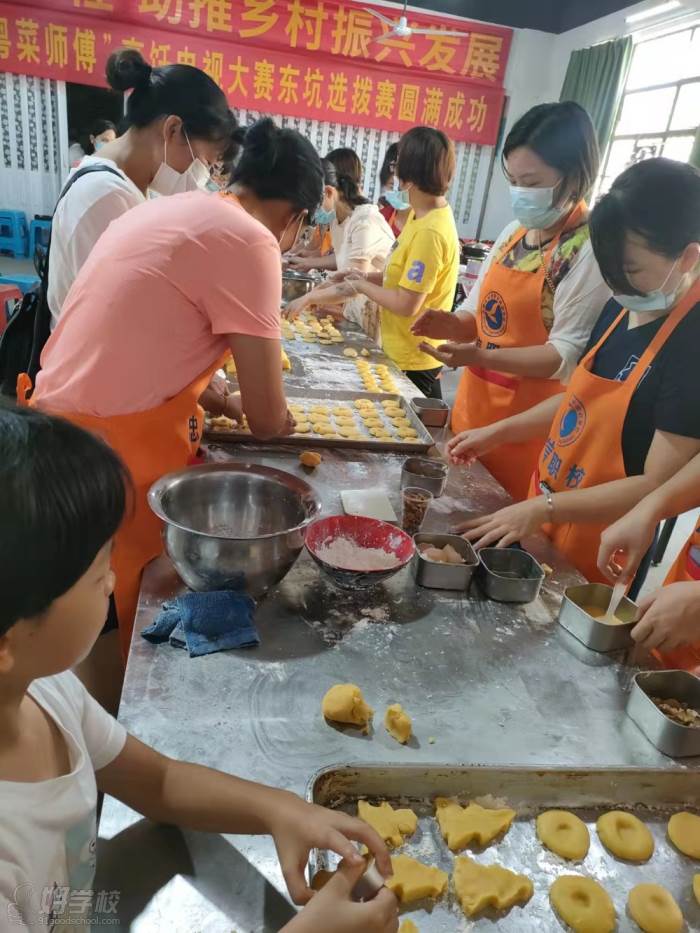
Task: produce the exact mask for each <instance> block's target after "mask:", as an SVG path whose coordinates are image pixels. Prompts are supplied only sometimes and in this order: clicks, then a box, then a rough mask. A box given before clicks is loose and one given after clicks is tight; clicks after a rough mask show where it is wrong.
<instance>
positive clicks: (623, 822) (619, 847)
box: [596, 810, 654, 862]
mask: <svg viewBox="0 0 700 933" xmlns="http://www.w3.org/2000/svg"><path fill="white" fill-rule="evenodd" d="M596 827H597V829H598V835H599V836H600V841H601V842H602V843H603V845H604V846H605V848H606V849H607V850H608V852H610V853H612V855H614V856H615V858H619V859H624V860H625V861H627V862H647V861H649V859H650V858H651V857H652V855H653V854H654V837H653V836H652V835H651V833H650V832H649V830H648V829H647V827H646V826H645V825H644V823H642V821H641V820H640V819H638V818H637V817H636V816H633V814H631V813H625V812H624V811H622V810H611V811H610V812H609V813H604V814H603V815H602V816H601V817H599V818H598V822H597V824H596Z"/></svg>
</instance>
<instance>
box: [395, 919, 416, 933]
mask: <svg viewBox="0 0 700 933" xmlns="http://www.w3.org/2000/svg"><path fill="white" fill-rule="evenodd" d="M399 933H418V927H417V926H416V925H415V923H414V922H413V920H404V922H403V923H402V924H401V926H400V927H399Z"/></svg>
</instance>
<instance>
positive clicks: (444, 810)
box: [435, 797, 516, 852]
mask: <svg viewBox="0 0 700 933" xmlns="http://www.w3.org/2000/svg"><path fill="white" fill-rule="evenodd" d="M435 816H436V818H437V821H438V825H439V827H440V831H441V833H442V835H443V838H444V840H445V842H446V843H447V845H448V846H449V847H450V849H451V850H452V851H453V852H459V850H460V849H464V848H465V846H468V845H469V843H470V842H476V843H477V845H479V846H487V845H490V844H491V843H492V842H493V841H494V839H496V838H497V837H498V836H500V835H501V834H502V833H505V832H506V831H507V830H509V829H510V827H511V825H512V823H513V820H514V819H515V816H516V814H515V810H486V809H485V808H484V807H480V806H479V804H478V803H470V804H469V806H467V807H460V805H459V804H458V803H456V802H455V801H454V800H450V799H449V798H447V797H436V798H435Z"/></svg>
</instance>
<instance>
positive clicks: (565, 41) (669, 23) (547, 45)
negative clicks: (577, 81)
mask: <svg viewBox="0 0 700 933" xmlns="http://www.w3.org/2000/svg"><path fill="white" fill-rule="evenodd" d="M682 2H683V7H682V8H681V10H673V11H672V12H669V13H668V14H667V15H666V16H665V17H660V18H658V19H654V18H653V19H651V20H649V21H642V22H641V23H627V22H626V18H627V17H628V16H630V15H631V14H633V13H635V12H637V11H639V10H645V9H648V8H650V7H652V6H656V5H658V3H659V0H642V2H641V3H637V4H635V5H634V6H631V7H627V8H626V9H624V10H619V11H618V12H617V13H611V14H610V15H609V16H603V17H601V18H600V19H597V20H594V21H593V22H591V23H586V25H585V26H579V27H578V28H576V29H570V30H569V31H568V32H565V33H562V34H561V35H558V36H555V35H550V34H549V33H543V32H535V31H533V30H530V29H520V30H515V32H514V35H513V46H512V50H511V54H510V58H509V61H508V69H507V72H506V78H505V87H506V94H507V95H508V97H509V98H510V101H509V106H508V112H507V121H506V132H507V131H508V129H510V127H511V126H512V125H513V123H514V122H515V120H517V118H518V117H519V116H521V115H522V114H523V113H525V111H526V110H528V109H529V108H530V107H532V106H534V105H535V104H539V103H543V102H544V101H553V100H559V93H560V91H561V86H562V84H563V83H564V75H565V74H566V69H567V66H568V64H569V56H570V55H571V53H572V52H573V51H574V50H576V49H585V48H588V47H589V46H591V45H597V44H598V43H599V42H606V41H608V40H609V39H616V38H619V37H620V36H626V35H631V34H634V35H635V36H638V37H639V38H652V37H653V35H654V34H655V33H660V32H668V31H669V29H670V28H675V27H676V26H677V27H678V28H679V29H680V28H682V27H683V26H685V25H690V24H691V23H693V22H695V21H696V20H698V19H700V0H682ZM510 220H512V215H511V212H510V204H509V201H508V187H507V185H506V182H505V180H504V178H503V173H502V171H501V170H500V160H499V158H498V156H497V159H496V165H495V167H494V172H493V177H492V180H491V185H490V187H489V191H488V194H487V198H486V212H485V215H484V223H483V225H482V229H481V236H482V238H484V239H494V238H495V237H496V236H497V235H498V234H499V232H500V231H501V230H502V229H503V227H504V226H505V225H506V224H507V223H508V222H509V221H510Z"/></svg>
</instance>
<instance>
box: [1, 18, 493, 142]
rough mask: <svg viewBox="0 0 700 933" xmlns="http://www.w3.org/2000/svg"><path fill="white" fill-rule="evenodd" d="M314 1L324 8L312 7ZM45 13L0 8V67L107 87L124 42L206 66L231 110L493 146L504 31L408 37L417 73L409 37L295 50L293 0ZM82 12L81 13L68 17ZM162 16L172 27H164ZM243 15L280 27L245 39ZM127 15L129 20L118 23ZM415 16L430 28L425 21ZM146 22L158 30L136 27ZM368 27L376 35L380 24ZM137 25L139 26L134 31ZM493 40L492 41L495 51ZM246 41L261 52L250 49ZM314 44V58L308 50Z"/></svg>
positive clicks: (327, 40)
mask: <svg viewBox="0 0 700 933" xmlns="http://www.w3.org/2000/svg"><path fill="white" fill-rule="evenodd" d="M309 2H312V0H307V4H308V3H309ZM316 3H317V6H319V5H320V6H323V4H321V3H320V0H316ZM44 5H46V6H48V5H49V0H35V2H34V3H33V4H31V5H23V6H18V5H9V4H4V3H0V70H3V71H11V72H16V73H19V74H30V75H36V76H39V77H48V78H54V79H58V80H64V81H72V82H77V83H83V84H94V85H99V86H104V84H105V81H104V72H105V64H106V60H107V57H108V56H109V54H110V52H112V51H113V50H114V49H115V48H119V47H120V46H129V47H132V48H138V49H139V50H140V51H141V52H142V54H143V55H144V57H145V58H146V59H148V60H150V61H151V63H152V64H154V65H161V64H167V63H169V62H184V63H186V64H193V65H197V66H198V67H200V68H203V69H204V70H205V71H206V72H207V73H208V74H210V75H211V76H212V77H213V78H214V80H216V81H217V83H218V84H219V85H220V86H221V87H222V88H223V89H224V91H225V92H226V94H227V96H228V99H229V101H230V103H231V106H233V107H240V108H247V109H252V110H258V111H262V112H265V113H280V114H285V115H290V116H297V117H304V118H307V119H316V120H323V121H331V122H338V123H350V124H356V125H360V126H367V127H372V128H376V129H382V130H398V131H404V130H406V129H408V128H410V127H411V126H413V125H415V124H417V123H423V124H428V125H431V126H436V127H439V128H440V129H442V130H444V131H445V132H446V133H447V134H448V135H449V136H451V137H452V138H453V139H455V140H463V141H469V142H477V143H481V144H486V145H488V144H493V143H494V142H495V140H496V136H497V133H498V126H499V121H500V115H501V110H502V106H503V90H502V88H501V87H500V83H501V81H502V76H503V71H504V69H505V61H506V56H507V51H508V48H509V44H510V31H509V30H502V29H498V28H497V27H486V26H481V25H479V26H478V29H479V30H481V31H482V32H480V33H479V34H477V33H472V34H471V35H470V37H469V39H468V40H463V39H461V38H456V39H455V40H454V42H453V43H451V44H448V45H445V43H448V40H449V39H450V37H441V38H440V37H439V41H432V40H431V41H430V42H428V40H427V37H415V38H412V39H411V41H410V43H408V45H413V46H417V45H418V44H419V39H420V40H422V43H425V42H428V45H427V46H426V45H424V44H422V43H421V48H420V49H419V50H418V51H420V53H421V59H420V61H419V62H416V64H415V65H414V63H413V56H414V55H415V54H417V51H416V49H415V48H413V49H411V48H408V47H407V43H406V41H405V40H395V41H393V40H392V44H391V45H386V46H385V45H384V44H381V43H371V44H370V43H369V40H367V43H365V44H363V42H359V44H358V41H359V40H358V41H356V39H352V40H349V39H348V35H347V34H345V33H344V34H342V35H344V36H345V38H344V39H343V41H351V45H350V46H348V47H347V49H346V48H345V46H343V47H342V48H341V49H340V51H339V52H335V51H334V45H333V43H334V42H340V41H341V33H340V32H338V31H337V29H336V32H335V33H334V32H333V31H332V30H330V31H328V33H327V34H326V33H324V32H323V30H320V31H319V33H318V35H317V36H314V35H313V34H312V33H311V32H309V31H308V30H306V29H304V34H303V38H304V43H302V42H301V39H300V35H301V34H300V32H299V30H297V31H295V30H294V29H290V28H289V24H290V22H292V19H291V13H290V12H289V11H290V10H291V11H292V12H293V11H294V9H295V8H296V7H297V6H298V5H299V4H298V3H297V0H291V2H286V3H281V2H279V0H237V2H235V3H231V2H229V0H50V5H51V7H52V9H51V10H50V11H49V10H48V9H43V8H42V7H43V6H44ZM78 5H79V6H80V9H79V10H78V12H77V13H71V12H70V10H71V9H72V8H73V7H74V6H78ZM57 7H60V8H61V9H59V10H57ZM233 7H235V10H236V12H235V13H234V11H233V9H231V10H230V12H231V16H230V17H229V18H228V20H226V21H227V22H230V23H231V30H230V31H229V33H228V35H226V34H225V33H224V31H219V32H216V31H214V30H213V29H206V28H204V25H203V24H204V23H205V22H206V23H209V25H212V24H213V23H214V22H218V20H214V19H212V17H213V16H214V11H215V9H221V8H224V12H226V10H228V9H229V8H233ZM283 7H284V8H285V9H287V11H288V12H287V14H286V20H285V21H284V22H283V21H282V20H283V18H282V17H281V14H280V13H277V12H275V9H276V8H279V9H282V8H283ZM325 7H328V9H325ZM325 7H324V8H323V9H322V12H324V13H327V14H328V16H329V17H330V16H331V13H330V12H329V10H330V9H331V7H332V8H333V9H334V10H335V13H334V14H333V15H334V16H336V17H337V16H338V15H340V13H341V12H343V11H344V13H343V15H344V16H345V17H346V20H348V17H349V15H350V13H354V12H357V11H356V10H355V9H354V8H349V7H346V6H342V5H340V4H330V3H327V4H326V5H325ZM117 8H119V9H118V10H117ZM304 9H305V10H306V11H307V12H308V10H310V9H311V7H310V6H308V5H307V6H305V7H304ZM314 9H316V8H314ZM168 10H169V11H170V14H169V15H170V19H171V20H173V21H172V22H169V23H167V25H166V21H167V16H166V15H165V14H166V13H167V11H168ZM146 11H150V12H146ZM383 12H384V13H385V14H386V13H387V10H386V9H384V10H383ZM247 13H251V14H252V13H255V14H256V16H258V17H260V16H262V15H263V14H265V15H267V16H268V17H269V16H277V19H275V21H274V23H273V24H272V25H271V26H270V28H269V29H268V30H267V32H266V33H265V34H262V33H260V32H257V33H256V35H255V36H253V37H249V36H247V35H242V32H243V31H244V30H242V28H241V27H242V25H243V24H244V23H248V28H249V29H252V28H253V27H252V25H251V23H252V22H253V20H252V19H249V20H244V19H243V17H245V16H246V14H247ZM185 14H186V16H187V17H188V18H184V17H185ZM367 15H368V14H367ZM159 16H160V17H161V21H160V22H159V20H158V17H159ZM390 16H393V13H391V14H390ZM114 17H118V18H119V21H117V20H116V19H115V18H114ZM196 17H199V18H196ZM125 18H128V20H129V21H126V22H124V21H122V20H124V19H125ZM369 18H370V19H372V20H373V21H374V18H373V17H369ZM412 19H413V17H412ZM417 19H423V20H425V22H426V23H427V22H431V23H433V24H435V22H436V20H435V19H434V18H432V17H422V18H421V17H417ZM437 20H438V21H439V22H438V25H447V24H448V23H449V25H450V26H451V27H454V21H451V20H449V21H448V20H444V19H443V20H440V18H439V17H438V18H437ZM146 22H148V23H152V24H153V25H154V26H155V27H156V28H144V27H143V24H144V23H146ZM234 22H235V29H234ZM375 22H377V24H378V27H379V28H378V29H376V30H375V32H376V34H377V35H379V34H381V32H382V31H383V28H382V27H381V24H379V23H378V21H375ZM137 23H139V24H141V25H139V27H138V29H135V28H134V25H136V24H137ZM322 23H325V20H323V21H322ZM259 26H260V24H259V23H258V28H259ZM460 28H465V29H466V28H468V24H466V25H465V26H464V27H462V25H461V21H460ZM486 30H490V31H489V32H486ZM352 35H354V36H356V33H353V34H352ZM479 36H481V38H482V39H484V41H486V39H488V43H490V46H488V47H489V48H490V49H491V51H490V53H489V54H486V50H487V46H483V48H482V50H481V51H480V52H479V53H478V54H477V52H476V46H475V44H474V40H475V39H477V38H478V37H479ZM489 37H492V38H489ZM494 37H495V38H496V39H500V42H499V43H498V44H497V46H498V47H497V50H496V45H495V44H494ZM251 38H252V39H253V40H254V41H255V42H257V43H258V44H257V45H254V44H252V43H250V42H249V39H251ZM282 40H286V41H282ZM470 42H471V44H470ZM352 43H354V44H352ZM311 45H313V46H314V48H313V49H312V48H310V46H311ZM316 45H318V48H319V50H320V51H315V46H316ZM365 49H367V51H368V52H369V54H368V55H365V54H364V51H365ZM324 52H325V53H326V54H324ZM353 53H354V54H353ZM365 59H367V60H365ZM447 69H450V70H449V71H448V70H447ZM477 75H478V77H477Z"/></svg>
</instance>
